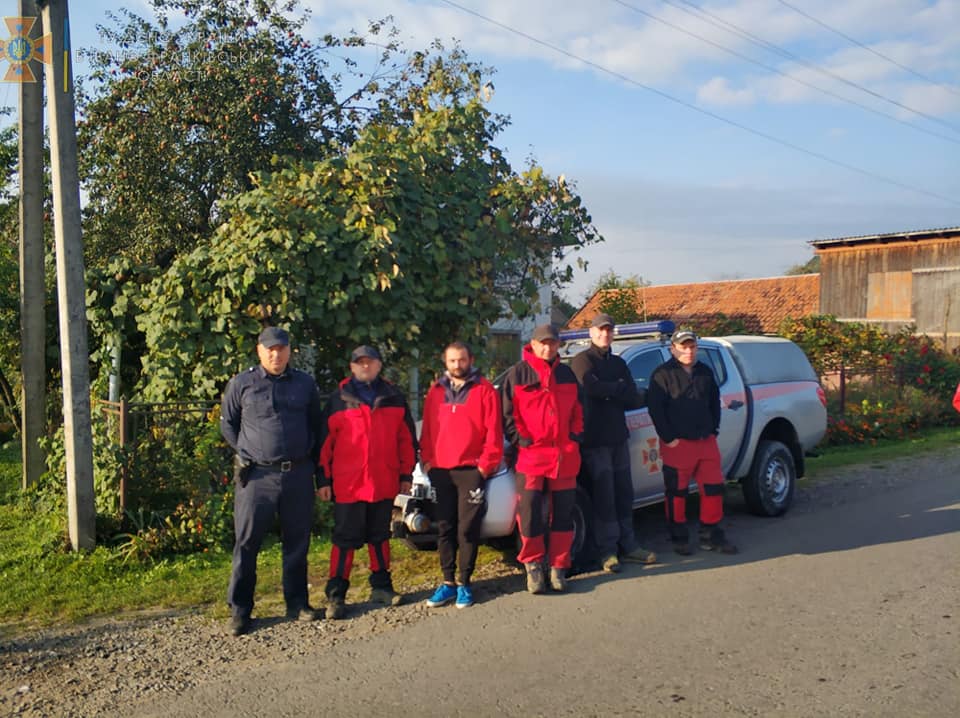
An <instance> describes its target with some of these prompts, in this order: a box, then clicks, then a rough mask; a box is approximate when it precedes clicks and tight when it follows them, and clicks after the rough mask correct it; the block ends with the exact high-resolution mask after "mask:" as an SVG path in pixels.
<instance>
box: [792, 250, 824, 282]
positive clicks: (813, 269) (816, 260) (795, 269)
mask: <svg viewBox="0 0 960 718" xmlns="http://www.w3.org/2000/svg"><path fill="white" fill-rule="evenodd" d="M819 273H820V255H819V254H815V255H813V256H812V257H811V258H810V259H808V260H807V261H806V262H804V263H803V264H794V265H793V266H792V267H789V268H787V270H786V271H785V272H784V273H783V274H784V276H787V277H790V276H794V275H797V274H819Z"/></svg>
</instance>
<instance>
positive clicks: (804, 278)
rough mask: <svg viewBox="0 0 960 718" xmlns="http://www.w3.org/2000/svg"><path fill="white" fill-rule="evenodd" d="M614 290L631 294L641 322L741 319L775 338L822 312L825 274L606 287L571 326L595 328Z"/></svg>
mask: <svg viewBox="0 0 960 718" xmlns="http://www.w3.org/2000/svg"><path fill="white" fill-rule="evenodd" d="M608 292H627V293H629V298H631V299H632V300H633V303H634V304H635V306H636V308H637V316H638V317H639V319H640V320H641V321H647V320H654V319H671V320H673V321H674V322H675V323H676V324H678V325H688V326H692V327H694V328H696V327H697V326H698V325H702V324H710V323H712V322H715V321H716V320H717V319H719V318H721V317H723V318H726V319H728V320H730V319H733V320H740V321H741V322H742V323H743V325H744V326H745V327H746V330H747V331H748V332H750V333H754V334H774V333H776V332H777V329H778V327H779V326H780V323H781V322H782V321H783V320H784V319H786V318H787V317H794V318H797V317H805V316H809V315H811V314H818V313H819V312H820V275H819V274H798V275H793V276H788V277H768V278H765V279H733V280H726V281H721V282H697V283H694V284H663V285H659V286H650V287H637V288H636V289H602V290H600V291H598V292H597V293H595V294H594V295H593V296H592V297H590V299H589V301H587V303H586V304H585V305H584V306H583V307H582V308H581V309H580V310H579V311H578V312H577V313H576V314H574V315H573V316H572V317H571V318H570V321H569V322H568V323H567V326H568V327H570V328H579V327H586V326H589V324H590V320H591V319H593V317H594V315H596V314H597V313H598V312H599V311H600V309H599V305H600V304H601V303H602V302H603V299H604V297H605V296H607V293H608Z"/></svg>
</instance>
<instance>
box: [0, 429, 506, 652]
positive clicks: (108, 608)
mask: <svg viewBox="0 0 960 718" xmlns="http://www.w3.org/2000/svg"><path fill="white" fill-rule="evenodd" d="M19 485H20V454H19V448H18V447H17V446H16V445H15V444H8V445H6V446H4V447H2V448H0V546H2V547H3V550H2V551H0V585H2V586H3V587H4V588H3V591H0V634H9V633H16V632H19V631H23V630H26V629H30V628H35V627H40V626H48V625H53V624H58V623H69V622H74V621H78V620H82V619H86V618H90V617H93V616H98V615H115V614H123V613H129V612H137V611H146V610H155V609H184V608H199V609H200V610H203V611H207V612H209V613H210V614H211V615H213V616H216V617H226V616H227V615H228V612H227V607H226V603H225V595H226V589H227V581H228V579H229V578H230V563H231V556H230V553H229V552H226V551H222V552H209V553H197V554H191V555H187V556H174V557H170V558H166V559H164V560H162V561H158V562H155V563H138V562H135V561H130V562H124V561H123V560H122V558H120V557H119V556H117V555H116V554H115V553H112V552H111V551H110V550H109V549H107V548H104V547H98V548H97V549H96V550H94V551H92V552H88V553H72V552H69V551H67V550H66V546H67V541H66V538H65V522H64V517H62V516H59V515H57V516H53V515H46V516H44V515H37V514H36V512H35V511H33V510H31V509H29V508H28V507H26V506H24V505H23V504H21V503H20V502H19V500H18V496H19ZM392 549H393V566H392V569H393V578H394V584H395V587H396V588H397V590H398V591H401V592H404V593H409V592H415V591H423V590H427V589H429V588H433V587H434V586H435V585H436V583H437V582H438V581H439V576H440V569H439V564H438V562H437V555H436V553H435V552H433V551H414V550H412V549H410V548H408V547H407V546H405V545H404V544H403V543H401V542H399V541H394V542H393V546H392ZM329 556H330V543H329V541H320V540H316V539H315V540H314V542H313V545H312V546H311V551H310V556H309V559H308V564H309V580H310V583H311V586H312V588H311V597H312V602H313V603H314V604H320V603H321V602H322V601H321V599H322V598H323V586H324V584H325V583H326V580H327V571H328V568H329ZM504 558H505V557H504V553H503V552H502V551H497V550H494V549H493V548H490V547H483V548H482V549H481V552H480V556H479V557H478V561H477V568H478V570H483V569H484V568H491V567H496V566H498V565H501V564H503V562H504ZM280 567H281V550H280V544H279V541H278V540H277V539H276V538H275V537H274V538H268V540H267V541H266V543H265V545H264V548H263V549H262V550H261V552H260V559H259V565H258V571H257V611H258V612H259V613H260V614H261V615H272V614H280V613H282V612H283V609H284V606H283V597H282V588H281V584H280ZM367 573H368V561H367V552H366V551H365V550H360V551H357V553H356V559H355V563H354V570H353V576H352V584H353V585H352V586H351V588H350V594H349V596H348V600H349V601H363V600H365V599H366V598H367V596H368V595H369V593H370V589H369V586H368V584H367Z"/></svg>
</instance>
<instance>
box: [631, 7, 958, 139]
mask: <svg viewBox="0 0 960 718" xmlns="http://www.w3.org/2000/svg"><path fill="white" fill-rule="evenodd" d="M613 2H615V3H616V4H617V5H621V6H623V7H625V8H627V9H628V10H633V11H634V12H636V13H639V14H640V15H643V16H645V17H648V18H650V19H651V20H654V21H656V22H659V23H661V24H663V25H666V26H667V27H669V28H672V29H674V30H676V31H677V32H682V33H683V34H684V35H689V36H690V37H692V38H695V39H697V40H699V41H701V42H703V43H705V44H707V45H710V46H711V47H715V48H717V49H718V50H722V51H723V52H726V53H728V54H730V55H733V56H734V57H739V58H740V59H741V60H744V61H746V62H749V63H751V64H753V65H756V66H757V67H761V68H763V69H764V70H767V71H768V72H773V73H776V74H777V75H780V76H781V77H785V78H786V79H788V80H791V81H793V82H796V83H797V84H798V85H803V86H804V87H809V88H810V89H811V90H816V91H817V92H822V93H823V94H825V95H829V96H830V97H833V98H834V99H837V100H840V101H841V102H846V103H848V104H851V105H854V106H856V107H859V108H860V109H861V110H866V111H867V112H872V113H873V114H875V115H879V116H880V117H885V118H887V119H888V120H893V121H894V122H899V123H900V124H901V125H906V126H907V127H910V128H912V129H914V130H917V131H918V132H924V133H926V134H928V135H932V136H933V137H938V138H940V139H941V140H945V141H947V142H953V143H954V144H958V145H960V137H951V136H949V135H943V134H941V133H939V132H936V131H934V130H930V129H927V128H926V127H920V126H919V125H915V124H913V123H912V122H907V121H906V120H904V119H901V118H899V117H897V116H895V115H890V114H887V113H886V112H881V111H880V110H878V109H876V108H873V107H870V106H869V105H864V104H863V103H861V102H857V101H856V100H852V99H850V98H849V97H844V96H843V95H839V94H837V93H836V92H833V91H832V90H826V89H824V88H822V87H818V86H817V85H814V84H812V83H810V82H807V81H806V80H801V79H800V78H799V77H794V76H793V75H790V74H789V73H786V72H783V71H782V70H780V69H779V68H777V67H774V66H773V65H768V64H766V63H765V62H761V61H759V60H755V59H754V58H752V57H750V56H748V55H744V54H743V53H741V52H738V51H737V50H733V49H731V48H729V47H727V46H726V45H722V44H721V43H719V42H714V41H713V40H711V39H709V38H706V37H703V36H702V35H698V34H697V33H695V32H691V31H690V30H687V29H686V28H684V27H681V26H680V25H677V24H675V23H672V22H670V21H669V20H664V19H663V18H662V17H659V16H657V15H654V14H653V13H650V12H647V11H646V10H641V9H640V8H638V7H636V6H634V5H631V4H630V3H628V2H624V0H613ZM884 99H886V98H884ZM891 102H892V100H891ZM896 104H899V103H896ZM904 109H907V110H910V111H911V112H916V111H915V110H911V109H910V108H909V107H905V106H904ZM917 114H922V113H919V112H918V113H917ZM947 127H949V128H950V129H953V130H957V131H960V129H958V128H955V127H953V126H952V125H950V124H947Z"/></svg>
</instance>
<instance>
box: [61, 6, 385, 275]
mask: <svg viewBox="0 0 960 718" xmlns="http://www.w3.org/2000/svg"><path fill="white" fill-rule="evenodd" d="M151 6H152V9H153V14H154V17H153V19H152V20H148V19H144V18H143V17H140V16H138V15H136V14H134V13H133V12H131V11H129V10H126V9H123V10H121V11H120V12H119V14H112V13H111V14H110V15H109V16H110V18H111V20H112V25H110V26H100V27H99V28H98V29H99V32H100V35H101V40H102V41H103V42H104V43H105V44H106V45H107V46H108V48H109V49H106V50H97V51H92V52H90V53H88V54H89V61H90V63H91V66H92V72H91V75H90V80H91V81H90V82H88V83H86V84H85V85H83V86H82V87H81V90H80V91H79V93H78V107H79V115H80V120H79V122H78V146H79V155H80V173H81V177H82V178H83V180H84V189H85V192H86V195H87V197H88V201H87V204H86V207H85V214H84V221H85V239H86V246H87V249H88V255H89V257H88V266H96V265H101V266H102V265H103V263H104V262H105V260H106V259H107V258H110V257H114V256H117V255H123V256H126V257H128V258H129V259H131V260H132V261H133V262H135V263H153V262H154V261H155V260H156V258H160V260H161V262H160V263H161V264H166V263H167V262H168V261H169V258H170V256H171V255H172V254H174V253H176V252H179V251H182V250H190V249H192V248H193V247H194V246H196V245H197V244H198V243H199V242H202V241H206V240H207V239H208V238H209V236H210V233H211V231H212V230H213V229H214V228H215V227H216V226H217V225H218V224H220V223H221V222H222V221H223V219H224V216H223V212H222V207H221V203H222V202H223V201H224V200H226V199H227V198H229V197H231V196H233V195H236V194H238V193H240V192H245V191H248V190H250V189H252V187H253V182H252V173H254V172H257V171H261V170H265V169H268V168H270V167H271V164H272V163H273V162H275V161H276V158H278V157H285V156H297V157H301V158H305V159H316V158H320V157H323V156H325V155H326V154H328V153H329V152H330V151H331V149H332V148H333V147H334V146H335V144H336V143H338V142H339V143H343V142H349V141H351V140H352V138H353V137H354V133H355V126H356V119H357V118H356V115H355V113H356V112H357V107H356V102H357V100H358V98H359V97H360V96H361V95H362V94H363V92H365V91H366V87H369V86H370V85H371V84H372V83H375V82H376V78H373V79H368V80H366V81H365V82H366V87H362V88H361V90H360V91H358V92H355V93H352V94H349V95H348V96H347V97H345V98H342V99H338V93H340V92H341V87H340V75H339V74H336V73H333V74H330V73H329V72H328V66H327V62H326V60H325V59H324V58H325V56H326V55H325V53H327V52H328V51H329V50H330V49H331V48H333V47H337V46H339V45H342V44H348V45H355V44H362V42H363V40H362V39H360V38H358V37H352V38H347V39H345V40H340V39H337V38H335V37H333V36H327V37H324V38H323V39H322V40H321V41H320V42H317V43H313V42H308V41H307V40H305V39H304V38H303V37H302V35H301V33H300V30H301V28H302V26H303V24H304V23H305V21H306V18H305V16H304V13H303V12H302V11H301V9H300V8H299V6H298V3H297V1H296V0H282V1H281V2H266V1H265V0H151ZM171 18H176V19H175V20H171ZM184 18H185V21H184ZM391 51H392V48H391V47H390V46H388V47H387V49H386V50H385V53H386V54H385V57H389V54H390V52H391ZM348 69H349V63H348Z"/></svg>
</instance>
